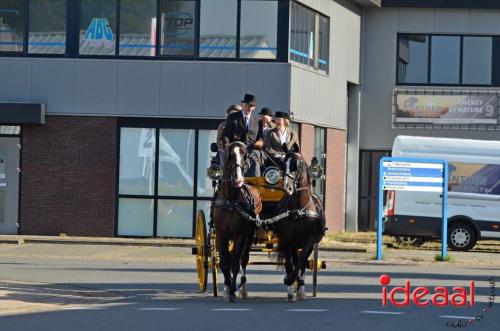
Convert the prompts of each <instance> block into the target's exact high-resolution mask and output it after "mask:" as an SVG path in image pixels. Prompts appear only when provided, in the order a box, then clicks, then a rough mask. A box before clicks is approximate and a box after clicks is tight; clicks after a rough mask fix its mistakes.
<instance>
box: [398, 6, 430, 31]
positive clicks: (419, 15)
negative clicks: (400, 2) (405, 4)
mask: <svg viewBox="0 0 500 331" xmlns="http://www.w3.org/2000/svg"><path fill="white" fill-rule="evenodd" d="M398 12H399V15H398V27H397V28H398V29H399V31H403V32H422V31H428V30H429V29H434V11H433V10H429V9H420V8H400V9H399V10H398Z"/></svg>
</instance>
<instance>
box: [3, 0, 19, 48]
mask: <svg viewBox="0 0 500 331" xmlns="http://www.w3.org/2000/svg"><path fill="white" fill-rule="evenodd" d="M24 15H25V10H24V1H23V0H0V52H22V51H23V38H24Z"/></svg>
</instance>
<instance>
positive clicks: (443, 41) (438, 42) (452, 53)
mask: <svg viewBox="0 0 500 331" xmlns="http://www.w3.org/2000/svg"><path fill="white" fill-rule="evenodd" d="M431 45H432V46H431V47H432V51H431V83H433V84H459V83H460V37H450V36H433V37H432V44H431Z"/></svg>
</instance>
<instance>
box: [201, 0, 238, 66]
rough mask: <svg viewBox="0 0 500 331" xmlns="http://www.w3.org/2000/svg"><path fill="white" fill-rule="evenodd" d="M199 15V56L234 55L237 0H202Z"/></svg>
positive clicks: (220, 56) (222, 56)
mask: <svg viewBox="0 0 500 331" xmlns="http://www.w3.org/2000/svg"><path fill="white" fill-rule="evenodd" d="M200 15H201V17H200V57H218V58H231V57H236V32H237V29H236V25H237V18H238V2H237V1H234V0H202V1H201V9H200Z"/></svg>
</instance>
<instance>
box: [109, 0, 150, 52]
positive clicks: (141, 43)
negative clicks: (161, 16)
mask: <svg viewBox="0 0 500 331" xmlns="http://www.w3.org/2000/svg"><path fill="white" fill-rule="evenodd" d="M155 46H156V0H141V1H137V0H121V1H120V44H119V50H118V52H119V54H120V55H128V56H154V55H155Z"/></svg>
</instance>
